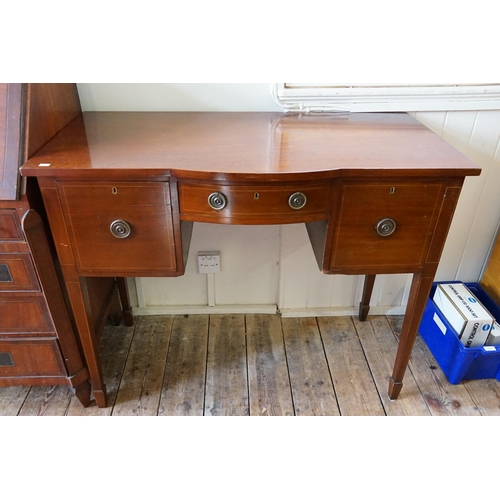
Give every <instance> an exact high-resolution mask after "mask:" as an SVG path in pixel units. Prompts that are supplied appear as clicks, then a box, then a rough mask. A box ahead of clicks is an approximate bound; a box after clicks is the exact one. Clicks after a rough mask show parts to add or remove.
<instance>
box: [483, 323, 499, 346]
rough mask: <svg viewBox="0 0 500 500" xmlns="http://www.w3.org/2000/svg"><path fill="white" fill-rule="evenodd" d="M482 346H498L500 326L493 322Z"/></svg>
mask: <svg viewBox="0 0 500 500" xmlns="http://www.w3.org/2000/svg"><path fill="white" fill-rule="evenodd" d="M484 345H500V325H499V324H498V323H497V322H496V321H495V322H494V323H493V326H492V327H491V330H490V333H489V335H488V338H487V339H486V342H485V343H484Z"/></svg>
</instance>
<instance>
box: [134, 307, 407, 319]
mask: <svg viewBox="0 0 500 500" xmlns="http://www.w3.org/2000/svg"><path fill="white" fill-rule="evenodd" d="M405 310H406V306H397V307H380V306H375V307H371V308H370V313H369V314H370V315H374V316H381V315H387V316H390V315H393V316H399V315H403V314H404V313H405ZM132 313H133V314H134V315H136V316H149V315H184V314H280V315H281V316H282V317H283V318H304V317H317V316H357V315H358V308H356V307H347V308H344V307H324V308H317V309H284V310H281V311H280V310H279V309H278V307H277V306H276V305H272V304H270V305H260V304H257V305H248V304H245V305H230V306H154V307H152V306H146V307H133V308H132Z"/></svg>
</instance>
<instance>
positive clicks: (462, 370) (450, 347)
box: [419, 281, 500, 384]
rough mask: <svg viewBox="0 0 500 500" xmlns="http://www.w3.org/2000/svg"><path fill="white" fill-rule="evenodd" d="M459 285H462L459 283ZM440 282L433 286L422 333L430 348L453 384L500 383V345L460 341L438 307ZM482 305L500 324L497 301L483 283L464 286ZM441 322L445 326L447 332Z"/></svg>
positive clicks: (423, 318)
mask: <svg viewBox="0 0 500 500" xmlns="http://www.w3.org/2000/svg"><path fill="white" fill-rule="evenodd" d="M446 283H450V282H449V281H448V282H446ZM455 283H461V282H460V281H456V282H455ZM438 284H439V283H434V284H433V285H432V289H431V294H430V297H429V299H428V300H427V304H426V307H425V311H424V315H423V317H422V321H421V323H420V327H419V333H420V335H421V337H422V338H423V339H424V341H425V343H426V344H427V347H428V348H429V350H430V351H431V352H432V354H433V356H434V357H435V358H436V361H437V362H438V364H439V366H440V367H441V369H442V370H443V372H444V374H445V375H446V378H447V379H448V381H449V382H450V384H459V383H460V382H461V381H462V380H476V379H485V378H495V379H497V380H499V381H500V346H486V347H484V346H483V347H465V346H464V345H463V344H462V342H460V339H459V338H458V334H457V332H456V331H455V330H454V329H453V328H452V327H451V325H450V324H449V323H448V321H447V320H446V319H445V317H444V316H443V315H442V314H441V311H440V310H439V309H438V308H437V307H436V305H435V304H434V301H433V300H432V299H433V297H434V292H435V291H436V287H437V285H438ZM464 284H465V285H466V286H467V287H468V288H469V290H470V291H471V292H472V293H473V294H474V295H475V296H476V297H477V298H478V299H479V300H480V301H481V302H482V304H483V305H484V307H486V309H488V311H489V312H490V313H491V314H492V316H494V317H495V319H496V320H497V321H499V322H500V307H498V306H497V304H495V302H493V300H492V299H491V298H490V297H489V296H488V294H487V293H486V292H485V291H484V290H483V288H482V287H481V285H480V284H479V283H464ZM436 317H437V321H438V322H439V320H440V321H441V324H442V325H444V328H445V333H443V331H442V330H441V329H440V328H439V326H438V324H437V322H436V319H435V318H436Z"/></svg>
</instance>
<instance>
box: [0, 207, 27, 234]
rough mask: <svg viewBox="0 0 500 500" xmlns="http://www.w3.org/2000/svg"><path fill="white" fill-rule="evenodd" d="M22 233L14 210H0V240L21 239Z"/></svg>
mask: <svg viewBox="0 0 500 500" xmlns="http://www.w3.org/2000/svg"><path fill="white" fill-rule="evenodd" d="M23 240H24V238H23V233H22V231H21V226H20V225H19V220H18V218H17V214H16V211H15V210H11V209H5V210H0V242H9V241H23Z"/></svg>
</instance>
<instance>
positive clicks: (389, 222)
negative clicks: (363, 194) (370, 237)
mask: <svg viewBox="0 0 500 500" xmlns="http://www.w3.org/2000/svg"><path fill="white" fill-rule="evenodd" d="M395 230H396V221H395V220H394V219H391V218H390V217H385V218H383V219H380V220H379V221H378V222H377V224H376V226H375V231H377V234H378V235H379V236H390V235H391V234H392V233H393V232H394V231H395Z"/></svg>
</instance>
